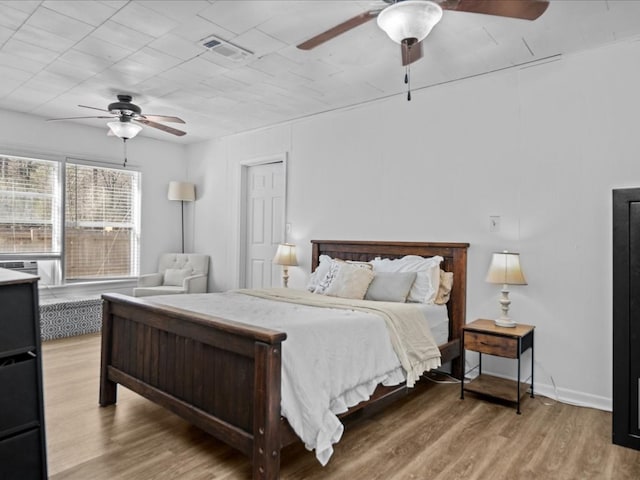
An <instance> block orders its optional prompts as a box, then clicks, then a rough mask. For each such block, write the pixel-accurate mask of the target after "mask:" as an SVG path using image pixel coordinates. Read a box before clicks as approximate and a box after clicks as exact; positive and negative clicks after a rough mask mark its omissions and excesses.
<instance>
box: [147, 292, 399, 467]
mask: <svg viewBox="0 0 640 480" xmlns="http://www.w3.org/2000/svg"><path fill="white" fill-rule="evenodd" d="M146 300H149V301H151V302H155V303H161V304H164V305H171V306H174V307H178V308H183V309H186V310H191V311H195V312H200V313H205V314H209V315H215V316H218V317H221V318H225V319H228V320H233V321H237V322H243V323H250V324H252V325H257V326H261V327H265V328H270V329H274V330H278V331H283V332H286V333H287V339H286V340H285V342H284V343H283V348H282V398H281V409H282V415H283V416H285V417H286V418H287V420H288V421H289V423H290V425H291V427H292V428H293V430H294V431H295V432H296V434H297V435H298V436H299V437H300V438H301V439H302V440H303V441H304V443H305V446H306V448H307V449H309V450H312V449H315V452H316V458H317V459H318V461H320V463H321V464H322V465H326V463H327V462H328V461H329V458H330V457H331V455H332V454H333V444H334V443H337V442H338V441H339V440H340V437H341V436H342V433H343V426H342V424H341V423H340V420H339V419H338V417H337V416H336V415H337V414H340V413H343V412H345V411H346V410H347V409H348V408H349V407H351V406H354V405H356V404H358V403H360V402H361V401H364V400H367V399H369V397H370V396H371V394H372V393H373V391H374V390H375V388H376V386H377V385H378V384H380V383H382V384H384V385H397V384H399V383H401V382H403V381H405V379H406V375H405V371H404V370H403V368H402V367H401V364H400V361H399V360H398V356H397V355H396V353H395V351H394V349H393V346H392V343H391V341H390V337H389V332H388V330H387V325H386V324H385V321H384V320H383V318H382V317H380V316H379V315H376V314H372V313H364V312H361V311H354V310H342V309H336V308H318V307H313V306H307V305H301V304H295V303H287V302H280V301H274V300H268V299H265V298H259V297H255V296H250V295H245V294H243V293H240V292H239V291H238V292H225V293H214V294H190V295H166V296H154V297H149V298H147V299H146ZM366 303H372V304H377V305H379V304H380V303H381V302H366Z"/></svg>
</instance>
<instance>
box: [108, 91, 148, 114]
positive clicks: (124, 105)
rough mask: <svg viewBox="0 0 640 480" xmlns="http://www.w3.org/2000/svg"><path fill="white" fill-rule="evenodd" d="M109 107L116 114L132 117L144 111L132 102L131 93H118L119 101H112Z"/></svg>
mask: <svg viewBox="0 0 640 480" xmlns="http://www.w3.org/2000/svg"><path fill="white" fill-rule="evenodd" d="M107 108H108V109H109V112H111V113H113V114H114V115H121V116H128V117H131V116H136V115H140V114H141V113H142V110H141V109H140V107H139V106H137V105H134V104H133V103H131V95H118V101H117V102H114V103H110V104H109V106H108V107H107Z"/></svg>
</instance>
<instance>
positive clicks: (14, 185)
mask: <svg viewBox="0 0 640 480" xmlns="http://www.w3.org/2000/svg"><path fill="white" fill-rule="evenodd" d="M58 171H59V168H58V163H57V162H50V161H46V160H33V159H29V158H16V157H4V156H0V253H9V254H22V253H40V254H46V253H57V254H59V253H60V245H59V243H58V242H57V241H56V240H57V238H56V237H59V235H58V232H57V231H55V229H56V228H57V227H58V226H59V225H58V223H59V216H58V212H59V203H58V200H59V195H58V193H57V189H58V185H59V182H58Z"/></svg>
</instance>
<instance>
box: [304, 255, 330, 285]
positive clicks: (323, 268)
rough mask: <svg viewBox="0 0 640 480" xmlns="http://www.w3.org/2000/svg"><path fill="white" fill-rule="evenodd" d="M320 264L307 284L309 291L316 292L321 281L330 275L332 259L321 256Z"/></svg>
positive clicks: (327, 256)
mask: <svg viewBox="0 0 640 480" xmlns="http://www.w3.org/2000/svg"><path fill="white" fill-rule="evenodd" d="M318 260H320V263H319V264H318V266H317V267H316V269H315V270H314V271H313V273H312V274H311V276H310V277H309V283H308V284H307V290H309V291H310V292H314V291H315V289H316V288H317V287H318V284H319V283H320V281H322V280H323V279H324V277H325V276H326V275H327V273H329V269H330V268H331V260H332V259H331V257H330V256H329V255H320V258H319V259H318Z"/></svg>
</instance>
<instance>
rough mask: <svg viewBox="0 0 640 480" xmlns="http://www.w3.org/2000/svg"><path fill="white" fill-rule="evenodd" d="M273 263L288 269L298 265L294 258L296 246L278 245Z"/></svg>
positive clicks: (288, 244)
mask: <svg viewBox="0 0 640 480" xmlns="http://www.w3.org/2000/svg"><path fill="white" fill-rule="evenodd" d="M273 263H275V264H276V265H285V266H289V267H292V266H295V265H298V259H297V258H296V246H295V245H292V244H291V243H281V244H280V245H278V250H277V251H276V256H275V257H273Z"/></svg>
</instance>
